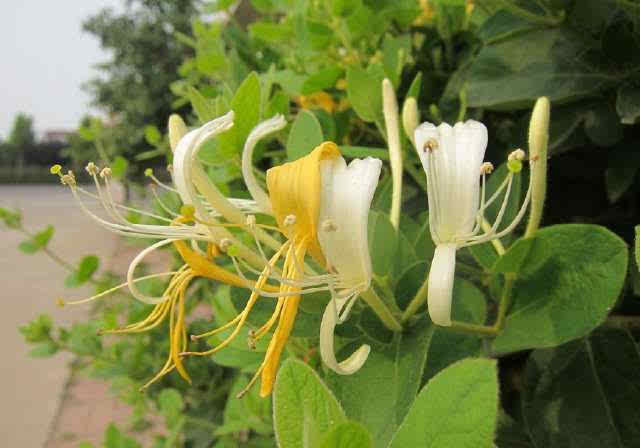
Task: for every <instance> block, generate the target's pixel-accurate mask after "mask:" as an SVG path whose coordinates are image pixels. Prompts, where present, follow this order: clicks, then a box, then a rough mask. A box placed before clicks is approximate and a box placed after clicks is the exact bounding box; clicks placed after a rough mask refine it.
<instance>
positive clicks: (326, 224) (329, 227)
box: [322, 219, 338, 232]
mask: <svg viewBox="0 0 640 448" xmlns="http://www.w3.org/2000/svg"><path fill="white" fill-rule="evenodd" d="M322 230H324V231H325V232H335V231H336V230H338V227H337V226H336V224H335V223H334V222H333V221H332V220H330V219H325V220H324V221H323V222H322Z"/></svg>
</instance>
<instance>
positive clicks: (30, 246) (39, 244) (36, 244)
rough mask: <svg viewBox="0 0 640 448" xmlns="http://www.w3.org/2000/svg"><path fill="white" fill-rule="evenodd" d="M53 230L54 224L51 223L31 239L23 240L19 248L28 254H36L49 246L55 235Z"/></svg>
mask: <svg viewBox="0 0 640 448" xmlns="http://www.w3.org/2000/svg"><path fill="white" fill-rule="evenodd" d="M53 232H54V228H53V226H51V225H49V226H47V228H46V229H44V230H41V231H40V232H38V233H36V234H35V235H34V236H33V237H32V238H31V239H29V240H26V241H23V242H21V243H20V244H19V245H18V249H20V250H21V251H22V252H24V253H26V254H34V253H36V252H38V251H39V250H41V249H44V248H45V247H47V244H49V241H50V240H51V237H52V236H53Z"/></svg>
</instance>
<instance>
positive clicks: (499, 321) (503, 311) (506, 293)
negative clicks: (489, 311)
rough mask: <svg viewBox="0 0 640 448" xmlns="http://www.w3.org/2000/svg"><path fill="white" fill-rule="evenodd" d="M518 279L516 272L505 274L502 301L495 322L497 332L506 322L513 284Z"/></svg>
mask: <svg viewBox="0 0 640 448" xmlns="http://www.w3.org/2000/svg"><path fill="white" fill-rule="evenodd" d="M515 281H516V276H515V274H505V282H504V287H503V289H502V296H500V303H499V304H498V317H497V318H496V322H495V323H494V324H493V327H494V328H495V330H496V332H499V331H500V330H502V328H503V327H504V322H505V319H506V317H507V311H509V308H510V307H511V299H512V294H511V293H512V291H513V284H514V283H515Z"/></svg>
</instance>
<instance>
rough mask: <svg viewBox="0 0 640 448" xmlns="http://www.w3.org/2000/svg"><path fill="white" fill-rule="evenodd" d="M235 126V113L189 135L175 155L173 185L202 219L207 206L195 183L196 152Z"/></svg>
mask: <svg viewBox="0 0 640 448" xmlns="http://www.w3.org/2000/svg"><path fill="white" fill-rule="evenodd" d="M232 126H233V111H230V112H228V113H227V114H225V115H223V116H221V117H218V118H216V119H215V120H212V121H210V122H208V123H207V124H205V125H204V126H201V127H200V128H198V129H194V130H193V131H191V132H189V133H187V135H185V136H184V137H183V138H182V139H181V140H180V143H178V146H177V147H176V149H175V151H174V153H173V183H174V184H175V186H176V189H177V190H178V194H180V199H182V202H184V203H185V204H192V205H193V206H194V207H195V208H196V212H197V213H198V215H199V216H200V217H202V218H204V217H206V216H207V210H206V206H205V204H204V203H203V202H202V201H201V200H200V198H199V197H198V194H197V191H196V188H195V185H194V183H193V178H192V176H193V163H194V150H197V148H199V147H200V145H202V143H204V142H205V141H206V140H208V139H209V138H211V137H213V136H215V135H217V134H219V133H221V132H224V131H226V130H227V129H229V128H231V127H232Z"/></svg>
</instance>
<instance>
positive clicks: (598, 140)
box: [584, 103, 622, 147]
mask: <svg viewBox="0 0 640 448" xmlns="http://www.w3.org/2000/svg"><path fill="white" fill-rule="evenodd" d="M584 130H585V132H586V134H587V136H588V137H589V139H590V140H591V141H592V142H593V143H595V144H596V145H598V146H604V147H608V146H613V145H615V144H616V143H618V142H619V141H620V140H621V139H622V124H620V119H619V118H618V114H617V113H616V111H615V109H614V108H613V106H610V105H608V104H606V103H604V104H599V105H597V106H595V107H593V108H591V109H590V110H589V111H587V113H586V114H585V120H584Z"/></svg>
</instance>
